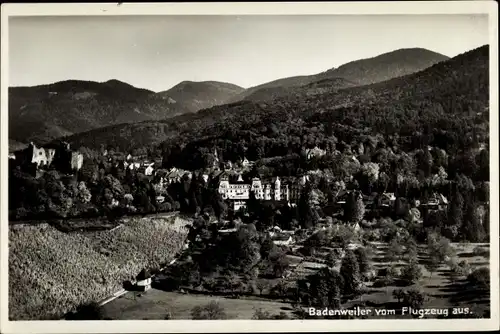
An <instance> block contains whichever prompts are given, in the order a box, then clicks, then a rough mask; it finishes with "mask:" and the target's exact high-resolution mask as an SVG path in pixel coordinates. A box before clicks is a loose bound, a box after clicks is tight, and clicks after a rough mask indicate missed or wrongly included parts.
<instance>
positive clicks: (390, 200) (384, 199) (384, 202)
mask: <svg viewBox="0 0 500 334" xmlns="http://www.w3.org/2000/svg"><path fill="white" fill-rule="evenodd" d="M395 201H396V196H395V195H394V193H383V194H382V195H381V196H380V199H379V204H380V206H382V207H390V206H392V205H394V202H395Z"/></svg>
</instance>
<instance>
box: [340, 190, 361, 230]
mask: <svg viewBox="0 0 500 334" xmlns="http://www.w3.org/2000/svg"><path fill="white" fill-rule="evenodd" d="M344 215H345V219H346V221H349V222H352V223H359V222H360V221H361V220H362V219H363V216H364V215H365V204H364V203H363V198H362V196H361V194H354V193H351V194H350V196H349V197H348V198H347V202H346V205H345V209H344Z"/></svg>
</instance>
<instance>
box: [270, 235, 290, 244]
mask: <svg viewBox="0 0 500 334" xmlns="http://www.w3.org/2000/svg"><path fill="white" fill-rule="evenodd" d="M272 240H273V243H274V244H275V245H279V246H288V245H290V244H291V243H292V242H293V238H292V236H291V235H289V234H285V233H280V234H275V235H274V236H273V238H272Z"/></svg>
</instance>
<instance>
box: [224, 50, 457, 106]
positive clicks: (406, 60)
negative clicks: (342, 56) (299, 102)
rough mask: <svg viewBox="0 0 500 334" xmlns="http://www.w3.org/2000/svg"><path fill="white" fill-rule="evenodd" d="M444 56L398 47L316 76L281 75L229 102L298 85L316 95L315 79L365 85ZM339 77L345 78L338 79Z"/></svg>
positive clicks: (278, 92)
mask: <svg viewBox="0 0 500 334" xmlns="http://www.w3.org/2000/svg"><path fill="white" fill-rule="evenodd" d="M447 59H449V58H448V57H446V56H444V55H442V54H439V53H436V52H433V51H429V50H426V49H422V48H411V49H399V50H396V51H392V52H388V53H384V54H381V55H379V56H376V57H372V58H367V59H360V60H355V61H352V62H349V63H347V64H344V65H342V66H340V67H338V68H332V69H329V70H327V71H325V72H322V73H318V74H315V75H309V76H297V77H290V78H284V79H279V80H275V81H271V82H268V83H265V84H262V85H259V86H255V87H251V88H249V89H247V90H245V91H244V92H242V93H241V94H239V95H238V96H237V97H235V98H233V99H232V100H231V101H232V102H235V101H238V100H252V101H263V100H269V99H270V98H275V97H277V96H283V95H286V94H294V93H297V91H298V88H299V87H303V88H305V89H307V90H308V91H309V92H308V93H309V94H315V93H316V92H315V91H311V88H312V86H310V85H311V84H313V86H314V83H317V82H321V83H322V85H325V84H326V83H327V82H328V81H332V82H331V83H330V86H333V87H330V88H336V89H341V88H347V87H352V86H360V85H367V84H371V83H376V82H382V81H386V80H389V79H392V78H396V77H400V76H404V75H407V74H411V73H415V72H418V71H421V70H423V69H425V68H428V67H430V66H432V65H434V64H436V63H438V62H441V61H444V60H447ZM342 79H343V80H345V81H344V82H342V81H340V80H342ZM304 86H305V87H304ZM270 89H271V90H274V94H273V95H270V94H269V92H268V91H269V90H270ZM321 91H322V90H320V92H321Z"/></svg>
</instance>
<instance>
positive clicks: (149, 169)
mask: <svg viewBox="0 0 500 334" xmlns="http://www.w3.org/2000/svg"><path fill="white" fill-rule="evenodd" d="M153 171H154V168H153V164H150V165H149V166H147V167H146V169H145V170H144V175H148V176H149V175H153Z"/></svg>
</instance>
